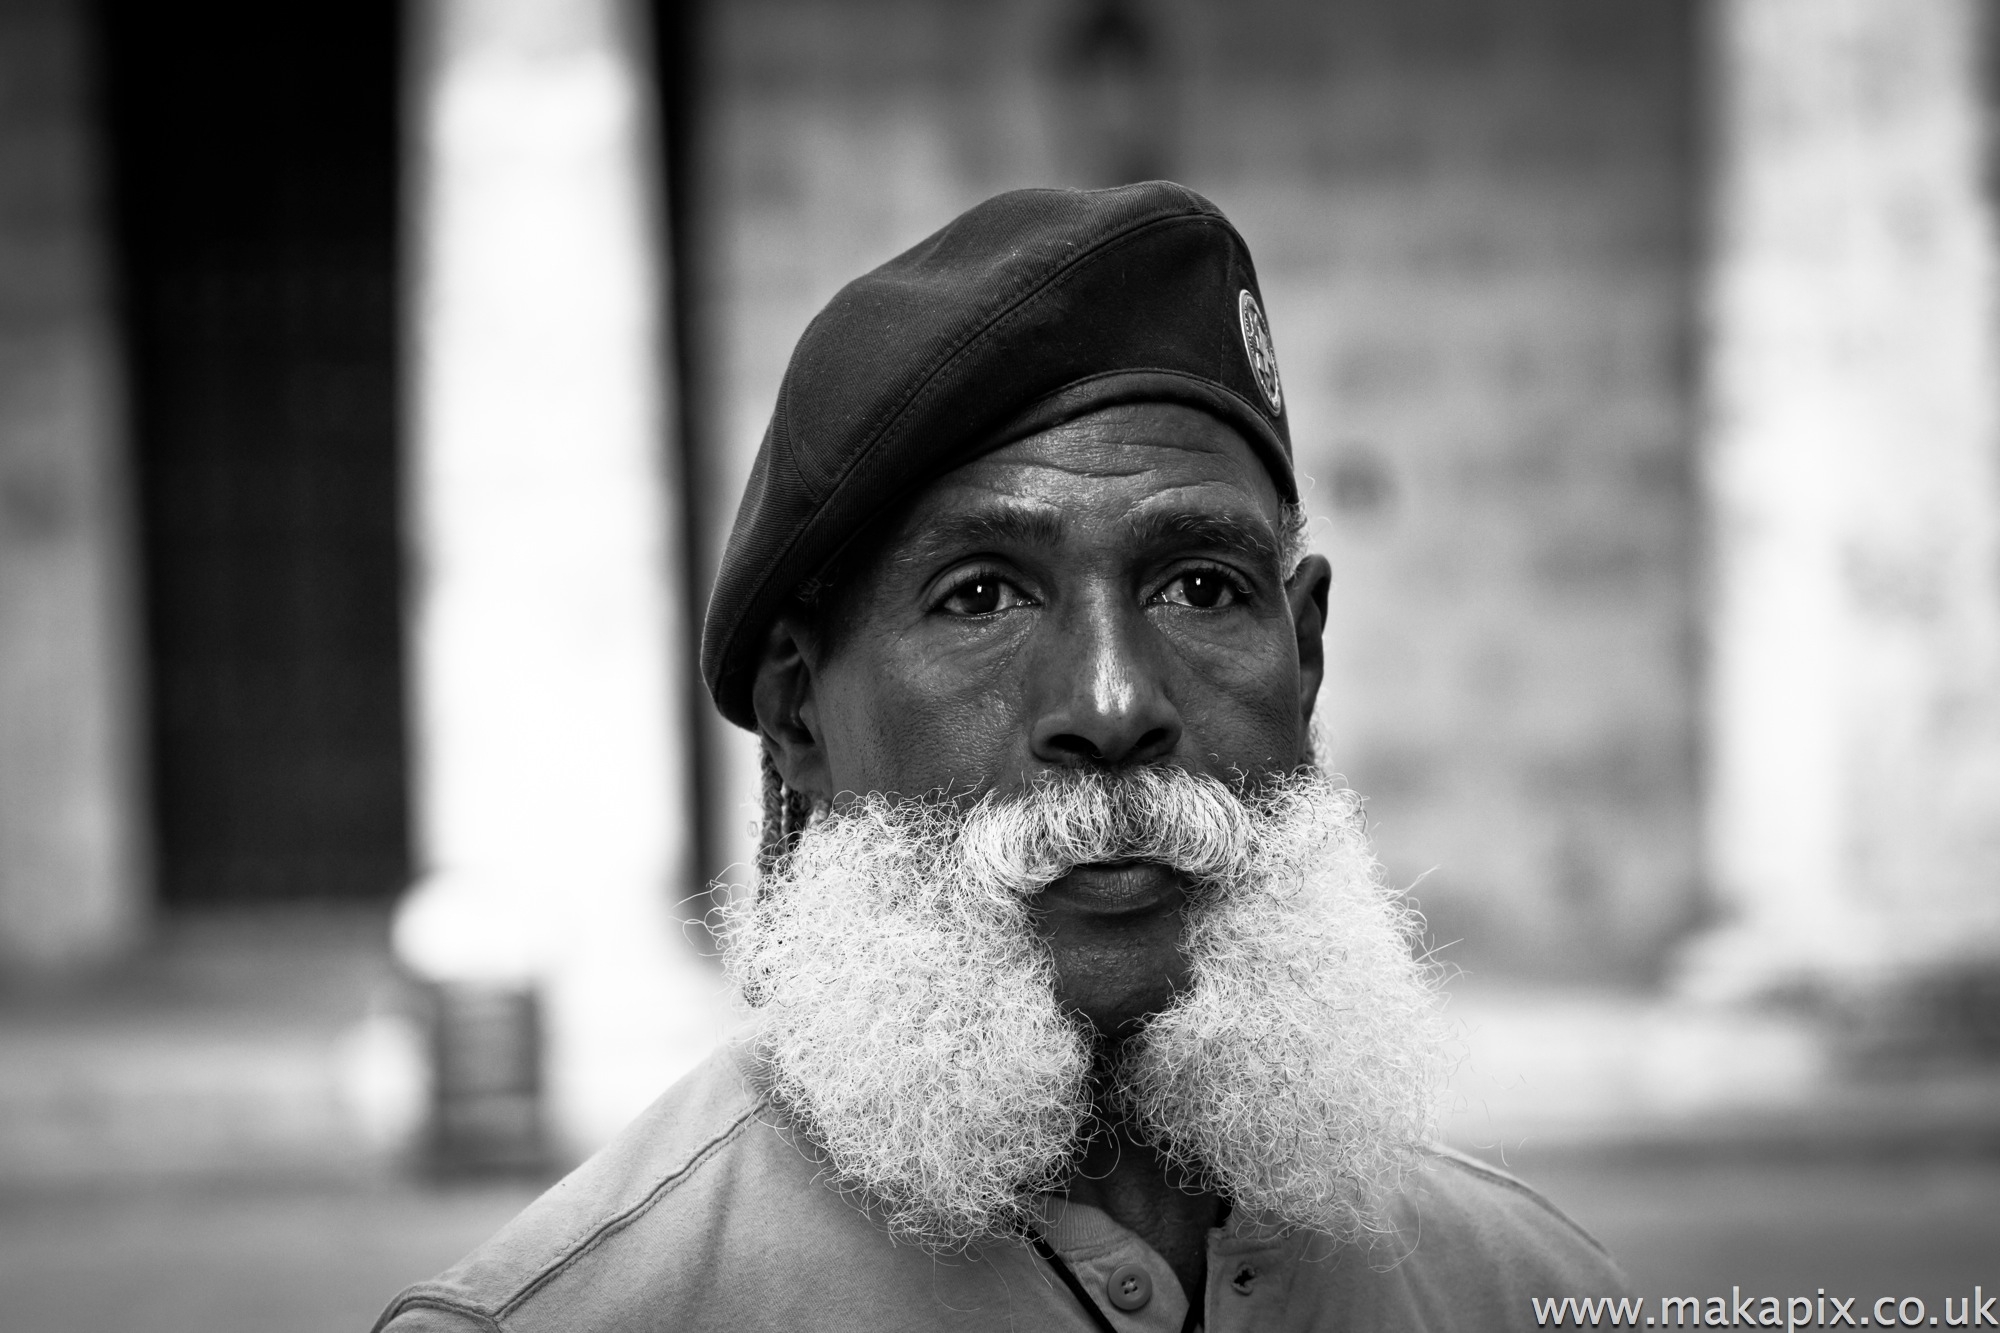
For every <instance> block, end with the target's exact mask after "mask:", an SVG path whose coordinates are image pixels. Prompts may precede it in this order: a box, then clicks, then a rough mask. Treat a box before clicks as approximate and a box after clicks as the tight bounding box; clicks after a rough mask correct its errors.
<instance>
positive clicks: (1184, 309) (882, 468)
mask: <svg viewBox="0 0 2000 1333" xmlns="http://www.w3.org/2000/svg"><path fill="white" fill-rule="evenodd" d="M1261 300H1262V298H1261V295H1260V293H1259V290H1258V287H1257V274H1256V270H1255V269H1254V268H1253V267H1252V266H1251V262H1250V251H1249V249H1248V248H1247V247H1246V246H1245V245H1244V244H1243V238H1242V237H1241V236H1239V235H1237V233H1236V229H1235V228H1234V227H1232V226H1230V225H1229V221H1228V219H1227V218H1225V217H1223V216H1222V213H1221V212H1220V211H1219V210H1218V209H1217V208H1216V207H1215V205H1213V204H1211V203H1209V202H1208V201H1207V200H1206V199H1203V198H1202V197H1201V196H1200V195H1198V194H1196V193H1194V192H1193V191H1192V190H1188V189H1185V188H1183V187H1182V186H1179V185H1174V184H1170V183H1168V182H1165V181H1153V182H1149V183H1147V184H1144V185H1127V186H1121V187H1120V188H1118V189H1114V190H1016V191H1013V192H1011V193H1009V194H1003V195H999V196H997V197H995V198H992V199H989V200H987V201H986V202H985V203H983V204H980V205H979V206H978V207H976V208H974V209H972V210H971V211H970V212H967V213H965V214H963V215H962V216H960V217H959V218H957V219H956V220H955V221H953V222H952V223H951V224H950V225H948V226H946V227H945V228H944V229H943V230H942V231H939V232H937V233H936V234H935V235H933V236H931V237H929V238H927V239H926V240H924V241H922V242H920V243H919V244H918V245H916V246H915V247H913V248H912V249H910V250H906V251H905V252H903V253H902V254H900V255H898V256H896V257H895V258H894V259H892V260H890V261H889V262H888V263H886V264H884V265H882V266H881V267H880V268H878V269H876V270H874V271H873V272H872V273H868V274H866V275H864V276H862V277H860V278H857V279H855V280H854V281H853V282H851V283H849V284H847V286H845V287H843V288H841V290H840V292H839V293H838V294H837V295H835V296H834V298H833V300H832V301H830V302H828V304H827V307H826V309H824V310H822V311H820V313H819V315H818V316H817V317H816V318H815V319H814V320H813V322H812V323H811V324H810V325H808V326H807V328H806V331H805V333H804V335H803V336H802V337H800V339H799V345H798V347H797V348H796V349H795V350H794V351H793V352H792V360H791V364H790V365H789V366H788V367H787V368H786V370H785V378H784V382H783V383H782V384H781V385H779V387H778V405H777V408H776V410H775V411H773V412H772V414H771V425H770V428H769V429H768V430H767V431H766V432H765V434H764V443H763V445H762V446H761V447H760V448H759V449H758V450H757V461H756V464H755V466H754V467H753V468H752V470H751V473H750V484H749V486H748V487H747V488H746V489H745V491H744V493H743V503H742V505H741V507H740V508H739V509H738V510H737V512H736V526H735V527H734V528H733V529H732V530H731V532H730V534H729V545H728V547H727V549H726V550H725V551H724V553H723V557H722V567H721V568H720V569H719V570H718V571H717V573H716V577H715V592H714V594H713V596H711V597H710V598H709V603H708V620H707V624H706V626H705V627H704V630H703V633H702V645H701V669H702V676H703V678H704V679H706V680H707V682H708V688H709V692H710V693H711V694H712V695H714V697H715V704H716V707H717V708H719V709H721V710H722V715H723V716H724V717H726V718H728V719H729V720H730V721H731V722H734V723H736V724H737V725H738V726H743V727H751V728H754V727H755V726H756V724H757V722H756V715H755V713H754V712H753V711H752V709H751V704H750V694H751V684H752V681H753V680H754V678H755V674H756V669H757V662H758V657H759V655H760V653H761V652H762V649H763V639H764V635H765V633H766V631H767V630H768V628H769V626H770V624H771V622H772V620H774V619H775V618H776V617H777V615H778V614H779V613H780V612H781V611H782V610H783V609H784V607H785V605H786V603H787V602H788V601H789V599H790V598H791V597H792V596H793V595H794V594H795V592H796V590H797V589H798V588H799V586H800V585H801V584H803V583H804V582H805V581H806V580H807V579H809V578H811V577H812V576H813V575H814V574H816V573H817V572H819V570H820V569H822V568H823V567H824V566H825V565H826V563H827V561H829V560H830V559H832V558H833V557H834V556H835V555H837V554H839V553H840V551H841V550H842V548H844V547H845V546H846V545H847V544H848V543H849V541H850V540H851V539H852V538H853V537H854V535H855V534H856V533H857V532H860V531H862V530H863V529H864V528H865V527H866V526H867V525H868V524H869V522H870V521H871V520H874V519H878V518H880V517H881V516H882V515H883V514H884V513H885V512H886V511H888V510H889V509H890V508H891V507H893V506H894V505H896V504H897V502H898V501H900V500H902V499H904V498H905V497H907V496H909V495H910V494H912V493H913V492H914V491H915V490H916V489H917V488H919V487H921V486H922V485H924V484H926V483H927V482H930V481H932V480H934V479H936V478H937V477H940V476H942V475H943V474H944V473H946V472H949V471H951V470H952V469H953V468H955V467H958V466H959V465H960V464H962V463H966V462H969V461H970V460H972V459H974V458H977V457H978V456H979V455H981V454H983V453H986V452H989V451H991V450H993V449H997V448H999V447H1000V446H1002V445H1004V444H1007V443H1010V442H1012V441H1014V440H1018V439H1021V438H1023V437H1025V436H1028V435H1031V434H1033V433H1035V432H1036V431H1040V430H1046V429H1048V428H1049V427H1051V426H1055V425H1059V424H1061V423H1062V422H1064V421H1068V420H1071V419H1073V418H1076V417H1079V416H1082V415H1084V414H1085V413H1088V412H1094V411H1096V410H1098V409H1099V408H1103V407H1110V406H1114V405H1116V404H1121V403H1135V402H1173V403H1185V404H1187V405H1190V406H1193V407H1197V408H1201V409H1203V410H1205V411H1207V412H1210V413H1213V414H1214V415H1216V416H1218V417H1220V418H1221V419H1222V420H1224V421H1225V422H1227V423H1228V424H1230V425H1231V426H1234V427H1235V428H1236V429H1237V430H1238V431H1239V432H1241V434H1242V435H1243V437H1244V438H1245V439H1246V440H1248V441H1249V442H1250V444H1251V446H1252V447H1253V448H1255V449H1256V450H1257V452H1258V455H1259V457H1261V458H1262V459H1263V461H1264V463H1265V465H1266V466H1267V467H1269V468H1270V470H1271V475H1272V476H1273V477H1274V478H1275V479H1276V480H1277V483H1278V489H1279V490H1280V491H1281V492H1282V493H1283V495H1284V497H1285V498H1286V499H1287V500H1296V499H1297V498H1298V485H1297V482H1296V481H1295V479H1294V478H1293V475H1292V445H1291V435H1290V432H1289V430H1288V429H1287V427H1286V418H1285V410H1284V390H1283V388H1282V387H1281V385H1280V382H1279V379H1278V369H1277V362H1276V360H1275V358H1274V357H1273V356H1272V353H1271V335H1270V329H1269V327H1268V325H1266V323H1265V321H1264V312H1263V309H1262V306H1261Z"/></svg>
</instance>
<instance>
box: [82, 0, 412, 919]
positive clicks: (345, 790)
mask: <svg viewBox="0 0 2000 1333" xmlns="http://www.w3.org/2000/svg"><path fill="white" fill-rule="evenodd" d="M98 17H99V31H100V35H101V39H102V46H103V51H104V54H105V61H104V74H105V78H104V81H103V83H104V87H105V88H106V96H107V110H108V114H109V117H110V126H111V141H112V148H113V158H114V178H113V182H112V184H113V196H114V206H115V209H116V220H117V228H118V243H119V249H120V254H121V258H122V263H123V283H124V289H123V304H124V319H125V328H126V331H127V335H128V339H129V364H130V365H131V367H132V373H133V379H134V383H133V390H134V394H133V401H134V404H135V408H134V412H135V416H134V422H133V425H134V432H133V434H134V438H135V439H136V441H137V451H138V472H139V477H140V496H139V506H140V511H141V519H142V531H143V542H144V547H143V557H144V566H145V575H146V581H147V588H146V596H147V612H148V633H149V640H150V641H149V650H150V664H151V708H152V716H153V747H152V754H153V790H154V793H155V806H156V824H157V837H158V843H159V849H160V884H161V892H162V895H163V897H164V899H165V901H166V902H167V903H168V904H169V905H196V904H225V903H226V904H247V903H258V902H271V901H274V900H292V899H348V900H353V899H379V898H383V897H386V896H388V895H390V894H393V893H395V892H396V891H397V890H399V889H400V888H401V887H402V885H403V883H404V881H405V877H406V872H407V868H408V861H409V855H408V839H407V828H406V816H405V800H404V762H403V719H402V661H401V659H402V646H401V623H400V617H401V611H400V577H399V556H398V545H397V483H396V453H395V428H396V416H397V409H396V337H395V333H396V323H395V320H396V316H395V267H396V245H395V238H396V179H397V160H398V151H397V150H398V145H397V116H396V90H397V83H398V65H399V52H398V47H399V18H398V6H397V5H395V4H394V3H393V2H392V0H288V2H287V3H282V4H273V3H270V2H269V0H263V2H262V3H254V4H253V3H240V2H234V0H188V2H186V3H180V4H160V3H157V2H156V0H100V3H99V5H98Z"/></svg>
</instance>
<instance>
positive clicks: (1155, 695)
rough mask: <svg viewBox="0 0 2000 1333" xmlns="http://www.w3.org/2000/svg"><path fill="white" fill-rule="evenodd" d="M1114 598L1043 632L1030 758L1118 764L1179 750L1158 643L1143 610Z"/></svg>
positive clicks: (1177, 718)
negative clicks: (1045, 638)
mask: <svg viewBox="0 0 2000 1333" xmlns="http://www.w3.org/2000/svg"><path fill="white" fill-rule="evenodd" d="M1120 600H1121V599H1120V598H1119V597H1118V596H1117V594H1115V593H1107V594H1106V595H1102V596H1098V597H1093V598H1091V599H1090V600H1089V601H1088V602H1087V603H1086V604H1085V605H1082V606H1080V607H1078V608H1076V609H1075V610H1074V611H1073V612H1072V614H1070V615H1068V616H1062V617H1058V618H1056V619H1055V621H1054V622H1053V623H1051V624H1049V625H1048V627H1047V629H1046V630H1045V631H1044V632H1045V633H1046V634H1047V635H1048V641H1047V642H1046V643H1045V644H1043V645H1042V646H1041V651H1040V652H1038V653H1037V654H1036V656H1035V662H1034V669H1035V672H1036V675H1037V677H1038V678H1039V679H1037V680H1036V681H1034V682H1032V683H1031V685H1030V692H1031V697H1033V698H1034V700H1035V704H1036V707H1035V721H1034V726H1033V731H1032V734H1031V736H1030V741H1031V744H1032V746H1033V749H1034V754H1035V758H1037V759H1039V760H1041V761H1042V762H1043V763H1049V764H1061V765H1072V766H1074V765H1086V764H1088V765H1104V766H1107V767H1114V768H1115V767H1122V766H1124V765H1127V764H1146V763H1151V762H1153V761H1155V760H1157V759H1162V758H1165V757H1166V756H1167V755H1170V754H1172V753H1173V752H1174V750H1175V749H1176V748H1178V747H1179V745H1180V741H1181V714H1180V709H1179V708H1177V707H1176V706H1175V704H1174V701H1173V699H1172V697H1171V696H1170V695H1169V694H1168V692H1167V689H1166V682H1165V680H1164V678H1163V677H1164V673H1163V671H1162V665H1163V663H1162V661H1161V652H1162V648H1163V645H1161V644H1160V643H1159V642H1158V639H1157V635H1156V634H1155V633H1154V631H1153V629H1152V626H1151V625H1150V624H1149V623H1148V622H1147V620H1146V616H1145V613H1144V611H1143V610H1141V609H1139V608H1136V607H1129V606H1121V605H1119V602H1120Z"/></svg>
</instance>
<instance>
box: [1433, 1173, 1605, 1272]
mask: <svg viewBox="0 0 2000 1333" xmlns="http://www.w3.org/2000/svg"><path fill="white" fill-rule="evenodd" d="M1427 1151H1428V1152H1429V1153H1430V1155H1431V1156H1432V1157H1434V1158H1436V1159H1437V1160H1438V1161H1440V1162H1447V1163H1449V1164H1451V1165H1453V1166H1456V1167H1457V1168H1458V1169H1459V1170H1461V1171H1464V1172H1465V1173H1466V1174H1467V1175H1470V1176H1477V1177H1478V1178H1479V1179H1481V1180H1484V1181H1486V1182H1487V1183H1488V1184H1492V1185H1498V1186H1500V1187H1501V1188H1503V1189H1507V1190H1511V1191H1512V1192H1513V1193H1515V1194H1518V1195H1520V1196H1521V1197H1522V1198H1524V1199H1526V1200H1528V1201H1529V1202H1531V1203H1533V1204H1534V1205H1535V1206H1536V1207H1538V1208H1540V1209H1541V1210H1542V1211H1543V1212H1545V1213H1547V1214H1548V1215H1549V1216H1550V1217H1553V1218H1555V1219H1556V1220H1557V1221H1558V1222H1561V1223H1562V1224H1563V1225H1564V1226H1565V1227H1567V1228H1568V1229H1569V1230H1570V1232H1571V1233H1572V1234H1574V1235H1575V1236H1576V1237H1577V1238H1578V1239H1580V1240H1582V1241H1583V1242H1584V1243H1585V1244H1587V1245H1589V1246H1590V1248H1591V1249H1593V1250H1595V1251H1597V1253H1598V1254H1600V1255H1602V1256H1603V1257H1604V1258H1605V1259H1607V1260H1610V1261H1611V1262H1612V1263H1614V1264H1615V1263H1616V1262H1617V1261H1616V1260H1614V1259H1612V1258H1611V1252H1610V1251H1609V1250H1607V1249H1605V1248H1604V1246H1603V1245H1602V1244H1601V1243H1600V1242H1599V1241H1598V1239H1597V1237H1595V1236H1593V1235H1591V1234H1590V1233H1589V1232H1588V1231H1586V1230H1584V1229H1583V1227H1582V1226H1581V1225H1579V1224H1578V1223H1577V1221H1576V1219H1574V1218H1572V1217H1571V1216H1570V1215H1569V1214H1568V1213H1565V1212H1564V1211H1563V1210H1562V1209H1560V1208H1558V1207H1556V1205H1555V1204H1553V1203H1551V1202H1550V1201H1549V1200H1548V1198H1547V1197H1546V1196H1545V1195H1543V1194H1542V1192H1541V1191H1540V1190H1538V1189H1536V1188H1535V1187H1534V1186H1532V1185H1529V1184H1528V1183H1526V1182H1525V1181H1523V1180H1520V1179H1518V1178H1517V1177H1515V1176H1512V1175H1510V1174H1508V1173H1507V1172H1505V1171H1502V1170H1500V1169H1499V1168H1498V1167H1493V1166H1489V1165H1487V1164H1486V1163H1485V1162H1482V1161H1480V1160H1479V1159H1478V1158H1476V1157H1471V1156H1468V1155H1467V1154H1465V1153H1462V1152H1460V1151H1459V1150H1458V1149H1456V1148H1449V1147H1446V1146H1445V1145H1443V1144H1433V1145H1431V1146H1430V1148H1429V1149H1427Z"/></svg>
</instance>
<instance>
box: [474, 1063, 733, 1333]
mask: <svg viewBox="0 0 2000 1333" xmlns="http://www.w3.org/2000/svg"><path fill="white" fill-rule="evenodd" d="M764 1103H765V1099H764V1098H761V1097H760V1098H757V1099H755V1100H753V1101H752V1102H751V1103H750V1105H749V1106H748V1107H746V1108H744V1109H743V1110H742V1111H741V1112H739V1113H738V1114H737V1116H736V1118H735V1119H734V1120H733V1121H731V1122H730V1123H729V1126H728V1127H727V1128H725V1129H724V1130H722V1131H721V1132H720V1133H719V1134H717V1135H716V1136H715V1137H714V1138H712V1139H710V1140H709V1141H708V1142H707V1143H704V1144H703V1145H702V1146H701V1147H700V1148H699V1149H698V1150H697V1151H696V1152H695V1154H694V1156H693V1157H690V1158H689V1159H688V1160H687V1163H686V1164H685V1165H684V1166H682V1167H680V1168H679V1169H678V1170H675V1171H671V1172H669V1173H667V1174H666V1175H665V1176H662V1177H661V1178H660V1179H659V1181H658V1182H656V1183H655V1184H654V1185H653V1187H652V1188H651V1189H649V1190H647V1191H646V1194H645V1197H644V1198H642V1199H640V1200H639V1201H638V1202H637V1203H634V1204H633V1205H632V1206H630V1207H629V1208H627V1209H625V1210H624V1211H623V1212H621V1213H615V1214H613V1215H612V1216H610V1217H608V1218H606V1219H605V1220H604V1221H602V1222H600V1223H599V1224H598V1225H597V1226H595V1227H593V1228H591V1230H590V1231H589V1232H588V1233H587V1234H585V1235H584V1236H583V1237H582V1238H581V1239H579V1240H577V1241H575V1242H573V1243H572V1244H571V1245H570V1246H569V1248H568V1249H566V1250H564V1251H563V1252H562V1253H561V1254H559V1255H557V1256H556V1257H555V1258H554V1259H552V1260H550V1261H549V1263H548V1265H547V1266H546V1267H544V1268H543V1269H542V1270H541V1271H540V1272H538V1273H536V1274H535V1275H534V1276H533V1277H531V1278H529V1279H528V1280H527V1281H526V1282H524V1283H522V1284H521V1287H520V1289H519V1290H518V1291H516V1292H515V1293H514V1294H513V1295H512V1296H510V1297H508V1298H507V1300H506V1301H505V1302H504V1303H502V1304H501V1305H500V1306H498V1307H497V1308H496V1309H495V1310H494V1312H493V1316H494V1319H495V1321H496V1323H495V1327H496V1328H497V1327H498V1323H497V1321H498V1320H501V1319H505V1318H507V1317H508V1316H510V1315H511V1314H513V1313H514V1311H515V1310H517V1309H519V1308H520V1307H521V1304H522V1303H523V1302H524V1301H526V1300H527V1299H528V1298H529V1297H531V1296H533V1295H534V1294H535V1293H536V1292H538V1291H540V1290H541V1289H542V1288H543V1287H545V1286H547V1285H548V1284H549V1283H550V1282H552V1281H554V1280H555V1278H556V1277H557V1276H559V1275H560V1274H561V1273H562V1271H563V1270H564V1269H566V1268H568V1267H570V1266H571V1265H572V1264H574V1263H576V1261H577V1260H579V1259H581V1258H582V1257H583V1256H584V1255H585V1254H587V1253H589V1252H590V1251H591V1250H592V1249H595V1248H596V1247H597V1246H598V1245H600V1244H602V1243H603V1242H604V1240H605V1239H606V1238H607V1237H609V1236H611V1235H612V1234H613V1233H615V1232H618V1231H622V1230H623V1229H624V1228H626V1227H628V1226H630V1225H631V1224H632V1223H633V1222H635V1221H637V1220H638V1219H639V1218H640V1217H642V1216H644V1215H645V1214H646V1213H647V1212H648V1211H650V1210H651V1209H652V1208H653V1207H654V1205H656V1204H658V1203H659V1201H660V1200H661V1199H664V1198H665V1197H666V1196H667V1195H669V1194H671V1193H672V1192H673V1191H674V1188H675V1187H676V1186H678V1185H679V1184H681V1182H683V1181H685V1180H686V1179H687V1178H688V1177H690V1176H692V1175H693V1174H694V1173H695V1172H697V1171H699V1170H700V1169H701V1168H702V1167H703V1166H705V1165H706V1164H707V1163H708V1162H709V1161H710V1160H711V1159H712V1158H714V1156H715V1155H716V1153H717V1152H719V1151H721V1149H722V1148H723V1147H724V1145H726V1144H728V1143H729V1142H730V1141H731V1140H732V1139H735V1138H736V1137H737V1136H739V1135H740V1134H742V1132H743V1130H744V1127H745V1126H747V1125H749V1124H750V1123H752V1122H753V1121H754V1120H755V1118H756V1115H757V1112H758V1111H760V1110H762V1109H763V1107H764Z"/></svg>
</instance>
